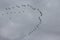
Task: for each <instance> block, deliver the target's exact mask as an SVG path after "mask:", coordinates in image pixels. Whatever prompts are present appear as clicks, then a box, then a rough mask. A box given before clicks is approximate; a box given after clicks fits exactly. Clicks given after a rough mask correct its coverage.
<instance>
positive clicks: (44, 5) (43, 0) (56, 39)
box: [0, 0, 60, 40]
mask: <svg viewBox="0 0 60 40" xmlns="http://www.w3.org/2000/svg"><path fill="white" fill-rule="evenodd" d="M16 3H17V4H18V5H22V4H30V5H32V6H33V7H35V8H39V9H40V10H41V11H42V13H43V16H41V19H42V23H41V25H40V28H39V30H36V31H35V32H33V33H32V34H31V35H30V36H26V35H25V34H28V32H30V31H32V29H33V28H34V27H33V26H35V25H36V24H38V22H39V20H38V19H37V17H38V16H39V14H37V13H38V11H32V9H30V8H29V7H27V8H25V9H24V11H25V12H24V13H25V14H24V15H23V14H21V17H20V16H19V14H16V15H15V14H12V15H10V14H9V16H8V15H6V14H5V13H11V12H16V13H17V12H18V11H22V10H23V7H21V9H18V8H15V9H12V10H11V11H9V10H8V11H6V10H5V8H8V7H15V6H16V5H15V4H16ZM21 3H22V4H21ZM59 3H60V0H0V10H2V11H0V35H1V36H0V40H60V18H59V17H60V11H59V10H60V4H59ZM1 13H2V15H3V14H4V16H1ZM19 13H20V12H19ZM28 13H29V14H28ZM30 13H31V14H30ZM33 13H35V14H33ZM32 14H33V15H32ZM10 17H12V20H9V19H8V18H10ZM32 18H34V19H32ZM24 35H25V36H26V39H23V38H24V37H23V36H24ZM7 38H9V39H7ZM14 38H16V39H14Z"/></svg>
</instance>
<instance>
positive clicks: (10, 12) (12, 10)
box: [0, 4, 43, 36]
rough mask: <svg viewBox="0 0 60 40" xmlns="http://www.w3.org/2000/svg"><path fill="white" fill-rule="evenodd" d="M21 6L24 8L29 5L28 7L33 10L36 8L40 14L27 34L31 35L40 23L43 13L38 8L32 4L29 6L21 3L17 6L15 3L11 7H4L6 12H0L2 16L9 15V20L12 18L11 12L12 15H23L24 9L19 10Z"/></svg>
mask: <svg viewBox="0 0 60 40" xmlns="http://www.w3.org/2000/svg"><path fill="white" fill-rule="evenodd" d="M21 7H22V8H23V9H24V8H27V7H29V8H31V9H32V10H33V11H35V10H37V11H38V12H39V14H40V16H39V17H38V19H39V21H40V22H39V23H38V24H37V25H36V26H35V27H34V29H33V30H32V31H31V32H29V33H28V34H27V35H28V36H29V35H31V34H32V33H33V32H34V31H36V30H37V29H38V28H39V25H40V24H41V21H42V20H41V18H40V17H41V16H42V15H43V13H42V12H41V10H40V9H39V8H34V7H33V6H31V5H30V4H27V5H25V4H24V5H21V6H19V5H15V6H12V7H8V8H5V9H4V10H5V11H6V13H0V14H1V15H2V16H4V15H9V20H11V19H12V16H11V15H12V14H13V15H17V14H18V15H21V14H22V15H23V13H24V12H25V10H22V11H21ZM16 9H18V10H16ZM14 10H16V11H14Z"/></svg>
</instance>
